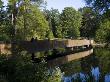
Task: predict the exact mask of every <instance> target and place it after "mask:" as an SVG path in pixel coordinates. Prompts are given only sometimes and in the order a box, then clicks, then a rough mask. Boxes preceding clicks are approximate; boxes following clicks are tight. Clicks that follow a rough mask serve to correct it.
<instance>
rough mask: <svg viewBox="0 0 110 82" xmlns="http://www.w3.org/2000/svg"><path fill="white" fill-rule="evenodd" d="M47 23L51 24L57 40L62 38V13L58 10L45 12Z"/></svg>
mask: <svg viewBox="0 0 110 82" xmlns="http://www.w3.org/2000/svg"><path fill="white" fill-rule="evenodd" d="M44 13H45V16H46V19H47V21H48V22H49V26H50V29H51V30H52V33H53V35H54V37H55V38H58V37H60V32H59V26H60V13H59V11H58V9H53V8H52V9H51V10H50V11H49V10H44Z"/></svg>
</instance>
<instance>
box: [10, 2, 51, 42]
mask: <svg viewBox="0 0 110 82" xmlns="http://www.w3.org/2000/svg"><path fill="white" fill-rule="evenodd" d="M17 3H18V2H13V0H12V1H10V5H9V7H11V9H12V10H11V9H10V11H12V12H11V13H12V14H11V16H12V21H13V22H12V25H13V26H14V27H13V28H14V31H15V32H14V33H15V36H16V39H17V38H18V39H22V40H23V39H25V40H29V39H30V38H32V37H38V38H45V36H46V33H47V31H48V30H49V27H48V22H47V21H46V20H45V18H44V16H43V14H42V12H41V11H40V10H39V9H38V5H36V4H33V3H32V2H31V1H30V0H21V1H19V4H18V6H17V5H15V6H14V4H17Z"/></svg>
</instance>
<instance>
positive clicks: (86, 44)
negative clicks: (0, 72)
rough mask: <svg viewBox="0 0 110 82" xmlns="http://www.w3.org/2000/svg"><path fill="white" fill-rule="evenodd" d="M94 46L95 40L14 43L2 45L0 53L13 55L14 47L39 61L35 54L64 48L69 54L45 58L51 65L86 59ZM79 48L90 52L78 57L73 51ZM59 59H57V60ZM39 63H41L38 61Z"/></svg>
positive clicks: (2, 43) (0, 45)
mask: <svg viewBox="0 0 110 82" xmlns="http://www.w3.org/2000/svg"><path fill="white" fill-rule="evenodd" d="M92 44H93V40H87V39H82V40H72V39H64V40H58V39H56V40H34V41H14V42H8V43H4V42H1V43H0V53H1V54H12V51H11V50H12V47H13V46H14V48H15V49H14V50H15V51H17V50H18V49H20V51H27V52H28V53H31V54H32V59H33V60H35V61H36V60H37V61H38V60H39V59H35V58H34V53H36V52H41V51H48V50H54V49H58V48H63V49H66V50H67V51H68V52H66V53H60V55H56V56H55V57H52V56H48V57H46V58H45V60H46V61H47V62H48V63H49V62H50V63H52V62H59V61H60V60H62V61H63V62H60V63H62V64H63V63H64V60H65V59H66V60H65V62H67V61H70V60H74V59H78V58H81V57H85V56H87V55H89V54H90V53H92V51H91V50H90V49H89V48H90V46H91V45H92ZM76 48H77V49H79V48H82V49H84V48H86V49H88V50H90V51H88V52H87V51H86V52H83V53H82V54H79V55H77V56H76V54H75V53H73V51H74V50H75V49H76ZM56 57H57V58H56ZM56 59H57V60H56ZM38 62H39V61H38Z"/></svg>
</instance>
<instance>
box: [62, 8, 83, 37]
mask: <svg viewBox="0 0 110 82" xmlns="http://www.w3.org/2000/svg"><path fill="white" fill-rule="evenodd" d="M60 22H61V33H62V37H68V38H71V37H72V38H77V37H79V36H80V31H79V29H80V27H81V22H82V16H81V14H80V12H78V11H76V10H75V9H74V8H72V7H66V8H64V10H63V11H62V13H61V16H60Z"/></svg>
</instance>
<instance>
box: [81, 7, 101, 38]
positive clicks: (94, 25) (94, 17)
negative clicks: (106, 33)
mask: <svg viewBox="0 0 110 82" xmlns="http://www.w3.org/2000/svg"><path fill="white" fill-rule="evenodd" d="M79 11H80V12H81V13H82V16H83V20H82V27H81V28H80V31H81V36H82V37H88V38H94V37H95V34H96V31H97V29H98V27H99V24H100V15H98V14H97V12H95V11H93V10H92V8H91V7H83V8H80V9H79Z"/></svg>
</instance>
